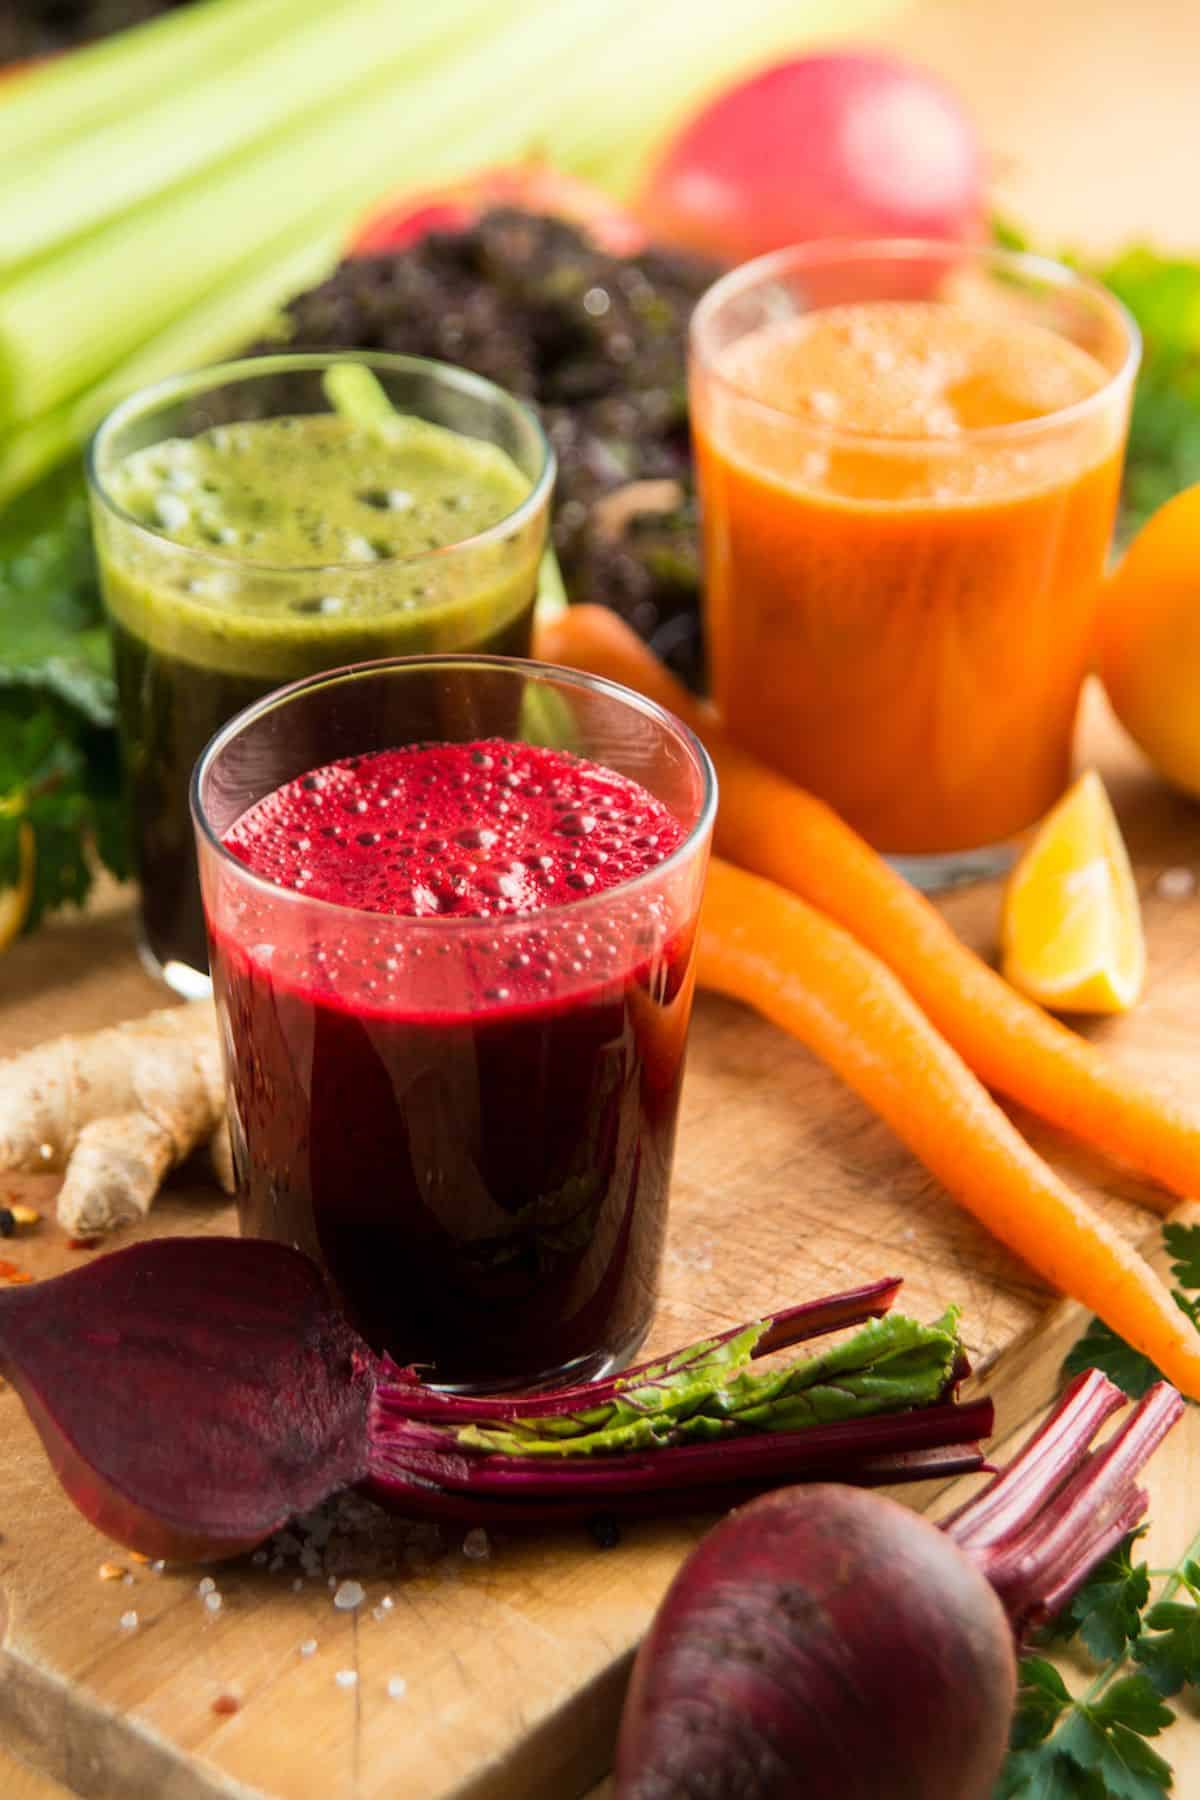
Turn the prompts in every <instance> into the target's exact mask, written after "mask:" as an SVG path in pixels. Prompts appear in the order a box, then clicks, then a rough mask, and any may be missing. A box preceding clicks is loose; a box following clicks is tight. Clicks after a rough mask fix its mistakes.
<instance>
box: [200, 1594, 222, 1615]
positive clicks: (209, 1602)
mask: <svg viewBox="0 0 1200 1800" xmlns="http://www.w3.org/2000/svg"><path fill="white" fill-rule="evenodd" d="M204 1604H205V1606H206V1607H207V1608H208V1610H209V1612H210V1613H219V1612H220V1610H221V1607H222V1606H223V1604H224V1602H223V1601H222V1599H221V1596H220V1594H205V1596H204Z"/></svg>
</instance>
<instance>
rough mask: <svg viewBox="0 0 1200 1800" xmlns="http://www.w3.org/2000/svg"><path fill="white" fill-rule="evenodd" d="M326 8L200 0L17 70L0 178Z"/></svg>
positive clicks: (202, 77)
mask: <svg viewBox="0 0 1200 1800" xmlns="http://www.w3.org/2000/svg"><path fill="white" fill-rule="evenodd" d="M327 10H328V0H206V3H205V4H203V5H194V6H189V7H181V8H180V9H179V10H178V11H177V12H168V13H164V14H163V15H162V17H161V18H157V19H153V20H150V21H149V22H148V23H147V24H145V25H139V26H135V27H134V29H133V30H131V31H122V32H118V33H117V34H116V35H115V36H113V37H109V38H104V39H102V40H101V41H100V42H99V43H96V44H89V45H88V46H87V47H86V48H84V49H82V50H73V51H72V52H71V53H70V55H68V56H57V57H54V58H53V59H52V60H50V61H48V62H45V63H43V64H41V65H40V66H39V67H37V68H35V69H30V70H27V71H23V72H22V74H21V75H20V77H19V78H18V79H16V80H13V81H10V82H6V83H5V86H4V89H3V93H2V95H0V168H2V169H3V170H4V174H5V180H6V182H7V179H8V177H9V176H10V175H12V174H13V173H15V171H16V169H17V168H18V166H19V165H20V163H21V162H22V161H24V162H26V163H30V162H32V161H34V159H35V153H38V152H41V151H43V150H44V149H46V148H47V147H48V146H49V145H51V144H56V143H61V142H62V140H63V139H65V138H72V137H80V136H82V135H83V134H84V133H85V132H87V131H90V130H92V129H93V128H94V127H96V126H97V125H100V124H102V123H104V122H105V121H106V120H108V119H113V118H117V117H119V116H120V115H121V114H123V113H127V112H129V111H130V110H131V109H133V108H136V107H140V106H144V105H145V104H146V100H147V97H148V96H153V95H158V94H164V93H167V92H171V91H177V90H178V91H182V90H183V89H184V88H185V87H191V86H193V85H195V84H198V83H200V82H202V81H207V80H212V79H213V78H214V77H216V76H217V75H218V74H219V73H220V71H221V70H222V69H224V68H226V67H227V66H228V65H229V64H230V63H231V62H233V60H234V59H235V58H238V57H242V56H249V55H251V54H252V53H253V51H254V50H255V49H257V48H258V46H259V45H260V44H262V43H268V42H270V41H272V39H274V38H276V37H278V36H279V34H280V32H285V31H288V30H294V29H295V28H296V26H297V25H298V24H299V23H300V22H301V21H302V20H304V19H305V18H307V17H308V16H309V15H310V14H313V13H317V14H319V13H322V12H325V11H327Z"/></svg>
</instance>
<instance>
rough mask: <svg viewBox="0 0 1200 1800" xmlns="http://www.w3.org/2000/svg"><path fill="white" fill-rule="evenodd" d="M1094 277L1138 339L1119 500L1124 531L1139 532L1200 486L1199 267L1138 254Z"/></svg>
mask: <svg viewBox="0 0 1200 1800" xmlns="http://www.w3.org/2000/svg"><path fill="white" fill-rule="evenodd" d="M1096 273H1097V274H1098V275H1099V277H1100V279H1101V280H1102V281H1103V282H1104V283H1105V285H1106V286H1107V287H1109V288H1111V289H1112V291H1113V293H1115V294H1116V295H1117V297H1118V298H1119V299H1121V300H1123V301H1124V302H1125V304H1126V306H1127V307H1128V308H1129V310H1130V312H1132V314H1133V316H1134V318H1135V319H1136V320H1137V322H1138V325H1139V327H1140V328H1141V332H1142V340H1143V355H1142V367H1141V371H1140V373H1139V376H1138V382H1137V387H1136V389H1135V392H1134V398H1133V414H1132V418H1131V420H1130V426H1129V449H1128V455H1127V457H1126V464H1125V490H1124V495H1123V502H1124V519H1123V524H1124V526H1125V527H1126V529H1136V528H1137V527H1138V526H1139V525H1141V524H1143V523H1144V522H1145V520H1146V519H1147V518H1148V517H1149V516H1150V514H1151V513H1152V512H1154V511H1155V510H1156V509H1157V508H1158V507H1160V506H1161V505H1162V504H1163V503H1164V501H1167V500H1169V499H1170V498H1171V496H1172V495H1173V494H1177V493H1178V492H1179V490H1180V489H1181V488H1185V487H1189V486H1190V485H1191V484H1192V482H1194V481H1200V264H1196V263H1192V262H1184V261H1181V260H1178V259H1175V258H1171V257H1162V256H1158V255H1156V254H1155V252H1154V251H1152V250H1148V249H1145V248H1138V249H1133V250H1127V251H1125V252H1124V253H1123V254H1122V255H1120V256H1118V257H1117V258H1116V259H1115V260H1114V261H1113V262H1110V263H1109V264H1108V265H1107V266H1106V267H1104V268H1101V269H1098V270H1097V271H1096Z"/></svg>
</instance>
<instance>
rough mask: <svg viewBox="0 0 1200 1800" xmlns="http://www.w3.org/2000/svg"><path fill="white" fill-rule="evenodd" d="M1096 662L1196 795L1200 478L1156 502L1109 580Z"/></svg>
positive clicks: (1131, 722)
mask: <svg viewBox="0 0 1200 1800" xmlns="http://www.w3.org/2000/svg"><path fill="white" fill-rule="evenodd" d="M1098 666H1099V671H1100V677H1101V679H1102V681H1103V682H1104V686H1105V688H1106V689H1107V691H1108V697H1109V699H1110V700H1111V701H1112V705H1113V711H1114V712H1115V713H1116V715H1117V717H1118V719H1120V721H1121V723H1122V725H1123V726H1124V727H1125V729H1126V731H1127V732H1128V733H1129V735H1130V737H1131V738H1133V739H1134V741H1135V743H1137V744H1139V745H1140V746H1141V748H1142V749H1143V750H1144V751H1145V752H1146V755H1147V756H1148V757H1149V758H1150V761H1151V762H1152V763H1153V764H1154V766H1155V768H1156V769H1158V771H1159V773H1160V774H1162V775H1165V776H1166V777H1167V780H1168V781H1173V782H1175V783H1176V785H1177V786H1179V787H1181V788H1186V789H1187V791H1188V792H1189V793H1192V794H1200V484H1198V485H1197V486H1195V487H1190V488H1187V489H1185V491H1184V492H1183V493H1182V494H1176V496H1175V498H1174V499H1173V500H1169V501H1168V502H1167V504H1166V505H1165V506H1163V507H1160V508H1159V510H1158V511H1157V512H1156V513H1155V514H1154V516H1153V518H1151V519H1150V520H1149V521H1148V522H1147V524H1145V525H1144V526H1143V527H1142V529H1141V531H1140V532H1139V533H1138V535H1137V537H1136V538H1134V540H1133V543H1132V544H1131V545H1130V546H1129V549H1128V550H1127V551H1126V553H1125V556H1124V559H1123V560H1122V562H1121V563H1120V564H1119V565H1118V567H1117V569H1116V571H1115V573H1114V574H1112V575H1111V576H1110V577H1109V579H1108V581H1107V582H1106V583H1105V585H1104V588H1103V590H1102V594H1101V600H1100V614H1099V644H1098Z"/></svg>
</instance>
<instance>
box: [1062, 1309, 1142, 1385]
mask: <svg viewBox="0 0 1200 1800" xmlns="http://www.w3.org/2000/svg"><path fill="white" fill-rule="evenodd" d="M1085 1369H1099V1370H1100V1371H1101V1373H1102V1374H1104V1375H1107V1376H1108V1378H1109V1380H1110V1381H1115V1382H1116V1384H1117V1386H1118V1387H1119V1388H1120V1389H1121V1390H1122V1392H1123V1393H1126V1394H1128V1395H1129V1397H1130V1399H1131V1400H1140V1399H1141V1397H1142V1395H1143V1394H1145V1393H1147V1392H1148V1391H1149V1389H1150V1388H1152V1387H1153V1386H1154V1383H1155V1382H1156V1381H1161V1380H1162V1375H1161V1374H1160V1373H1159V1371H1158V1369H1157V1368H1156V1367H1155V1365H1154V1364H1153V1363H1152V1362H1151V1361H1150V1358H1149V1357H1148V1356H1143V1354H1142V1352H1141V1351H1140V1350H1134V1349H1131V1347H1130V1346H1129V1345H1128V1344H1127V1343H1126V1342H1125V1339H1124V1338H1120V1337H1118V1336H1117V1334H1116V1332H1115V1331H1110V1330H1109V1328H1108V1326H1107V1325H1105V1324H1102V1322H1101V1321H1100V1320H1099V1319H1093V1320H1092V1322H1091V1324H1090V1325H1089V1326H1088V1328H1087V1330H1086V1331H1085V1332H1084V1334H1083V1336H1082V1337H1081V1338H1080V1339H1079V1340H1078V1342H1077V1343H1075V1344H1073V1345H1072V1346H1071V1348H1070V1350H1069V1351H1068V1352H1067V1355H1066V1358H1065V1360H1064V1362H1063V1370H1064V1372H1065V1373H1066V1374H1068V1375H1079V1374H1082V1373H1083V1371H1084V1370H1085Z"/></svg>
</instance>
